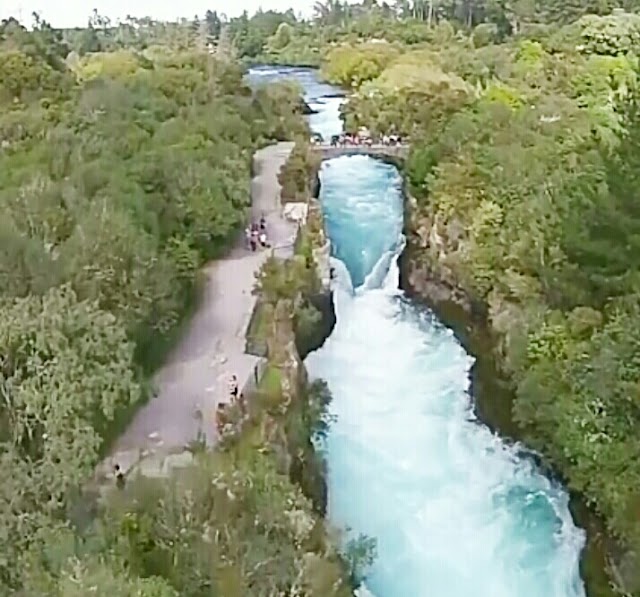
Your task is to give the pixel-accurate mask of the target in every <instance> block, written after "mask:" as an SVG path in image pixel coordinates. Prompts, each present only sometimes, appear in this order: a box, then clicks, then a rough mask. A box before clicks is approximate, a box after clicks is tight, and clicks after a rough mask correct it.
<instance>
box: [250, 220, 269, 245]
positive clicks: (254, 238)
mask: <svg viewBox="0 0 640 597" xmlns="http://www.w3.org/2000/svg"><path fill="white" fill-rule="evenodd" d="M245 236H246V239H247V248H249V249H251V250H252V251H255V250H256V249H257V248H258V245H260V246H261V247H262V248H263V249H267V248H269V247H270V246H271V244H270V243H269V241H268V239H267V221H266V219H265V217H264V216H262V217H261V218H260V222H259V223H257V222H253V223H252V224H251V226H247V228H246V230H245Z"/></svg>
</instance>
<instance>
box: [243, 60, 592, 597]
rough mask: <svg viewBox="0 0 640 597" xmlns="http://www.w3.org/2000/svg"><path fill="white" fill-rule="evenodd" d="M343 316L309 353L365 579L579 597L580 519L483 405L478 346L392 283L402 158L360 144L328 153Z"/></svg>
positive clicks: (330, 105)
mask: <svg viewBox="0 0 640 597" xmlns="http://www.w3.org/2000/svg"><path fill="white" fill-rule="evenodd" d="M250 77H251V78H252V79H254V80H273V79H281V78H285V77H289V78H294V79H296V80H298V81H299V82H300V83H301V84H302V86H303V88H304V90H305V93H306V96H307V101H308V103H309V104H310V105H311V106H312V107H313V108H314V109H316V110H317V111H318V113H317V114H315V115H312V116H311V118H310V123H311V126H312V128H314V130H317V131H319V132H321V133H322V134H323V135H324V136H325V138H326V137H327V136H328V135H330V134H333V133H336V132H339V131H340V126H341V125H340V120H339V118H338V114H339V113H338V108H339V105H340V101H341V100H340V99H339V98H335V97H326V96H330V95H335V93H336V90H335V89H334V88H330V87H328V86H326V85H321V84H319V83H318V81H317V79H316V78H315V75H314V73H313V71H309V70H304V69H280V68H278V69H267V68H261V69H255V70H252V71H251V73H250ZM321 183H322V186H321V195H320V199H321V202H322V207H323V211H324V216H325V224H326V228H327V232H328V234H329V237H330V239H331V243H332V251H333V258H334V267H335V271H336V274H337V275H336V280H335V281H334V293H335V294H334V296H335V299H334V300H335V308H336V315H337V324H336V327H335V329H334V331H333V333H332V335H331V336H330V337H329V339H328V340H327V341H326V343H325V344H324V346H323V347H322V348H321V349H319V350H318V351H316V352H314V353H312V354H310V355H309V356H308V357H307V360H306V364H307V367H308V369H309V372H310V374H311V375H312V376H314V377H321V378H324V379H325V380H326V381H327V382H328V384H329V387H330V389H331V392H332V394H333V402H332V407H331V408H332V413H333V414H334V415H335V422H334V423H333V424H332V427H331V431H330V434H329V437H328V439H327V442H326V446H325V447H324V448H325V451H326V458H327V465H328V482H329V517H330V520H331V522H332V523H333V524H334V525H335V526H337V527H340V528H345V529H348V532H349V533H353V534H355V535H357V534H360V533H363V534H366V535H367V536H369V537H372V538H374V539H375V540H376V543H377V557H376V559H375V561H374V563H373V565H372V567H371V569H370V570H369V571H368V573H367V576H366V579H365V585H366V588H363V592H365V591H366V592H370V593H371V594H373V595H375V597H583V596H584V595H585V589H584V586H583V582H582V580H581V578H580V572H579V561H580V553H581V550H582V548H583V546H584V532H583V531H582V530H581V529H578V528H577V527H576V526H575V525H574V523H573V521H572V519H571V516H570V513H569V509H568V495H567V493H566V492H565V491H564V489H563V488H562V487H561V486H559V485H558V484H556V483H554V482H552V481H550V480H549V479H547V478H546V477H545V476H543V475H542V474H541V473H540V472H539V471H538V470H537V469H536V466H535V465H534V463H533V462H532V461H531V460H530V459H528V458H526V457H524V456H522V451H520V450H518V447H517V446H511V445H508V444H506V443H504V442H503V441H502V440H501V439H500V438H499V437H497V436H496V435H494V434H492V433H491V432H490V431H489V429H488V428H487V427H485V426H484V425H483V424H481V423H480V422H479V421H478V420H477V419H476V418H475V415H474V412H473V407H472V401H471V398H470V396H469V394H468V386H469V380H468V372H469V369H470V367H471V365H472V363H473V359H472V358H471V357H470V356H469V355H467V354H466V353H465V351H464V350H463V348H462V347H461V346H460V344H459V343H458V342H457V341H456V339H455V337H454V336H453V334H452V333H451V331H450V330H448V329H447V328H445V327H444V326H443V325H442V324H441V323H439V322H438V320H437V319H436V317H435V316H434V315H433V313H431V312H430V311H429V310H427V309H425V308H422V307H420V306H419V305H417V304H415V303H414V302H412V301H410V300H408V299H407V298H406V297H405V296H404V295H403V292H402V291H401V290H399V288H398V286H399V285H398V279H399V274H398V265H397V263H396V262H397V257H398V255H399V254H400V252H401V251H402V248H403V245H404V239H403V236H402V227H403V199H402V192H401V180H400V176H399V174H398V172H397V170H396V169H395V168H394V167H393V166H390V165H387V164H384V163H381V162H378V161H376V160H374V159H371V158H368V157H363V156H355V157H342V158H337V159H334V160H331V161H328V162H325V163H324V164H323V167H322V170H321Z"/></svg>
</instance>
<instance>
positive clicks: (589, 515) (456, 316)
mask: <svg viewBox="0 0 640 597" xmlns="http://www.w3.org/2000/svg"><path fill="white" fill-rule="evenodd" d="M405 196H406V199H405V236H406V238H407V244H406V247H405V250H404V251H403V253H402V255H401V257H400V264H399V265H400V287H401V289H402V290H403V291H404V292H405V293H406V295H407V296H408V297H410V298H412V299H413V300H417V301H418V302H421V303H423V304H425V305H426V306H427V307H429V308H430V309H431V310H432V311H433V312H434V313H435V315H436V316H437V317H438V319H439V320H440V321H441V322H442V323H444V324H445V325H446V326H447V327H448V328H450V329H451V330H452V331H453V333H454V334H455V336H456V338H457V339H458V341H459V342H460V344H461V345H462V346H463V347H464V349H465V350H466V352H467V353H468V354H470V355H472V356H473V357H474V359H475V362H474V364H473V366H472V368H471V370H470V372H469V378H470V388H469V393H470V395H471V398H472V400H473V407H474V411H475V413H476V415H477V417H478V419H479V421H481V422H482V423H484V424H485V425H487V426H488V427H489V428H490V429H491V430H492V431H493V432H495V433H497V434H498V435H499V436H500V437H501V438H503V439H504V440H506V441H508V442H520V441H523V440H526V438H525V436H524V433H523V431H522V429H520V428H519V427H518V425H517V424H516V423H515V421H514V420H513V416H512V406H513V401H514V397H515V394H514V389H513V386H512V383H511V381H510V380H509V379H508V377H507V376H506V375H505V373H504V368H503V367H502V365H501V364H500V362H499V359H498V358H497V357H496V355H497V354H498V339H497V337H496V335H495V332H494V331H493V330H492V329H491V328H490V327H489V324H488V309H487V306H486V305H484V304H482V303H480V302H477V301H474V299H473V298H472V297H470V296H469V295H468V294H467V293H466V292H465V291H464V290H463V289H462V288H461V287H460V286H459V285H457V284H456V283H455V281H454V279H453V278H452V277H451V273H452V272H448V273H447V275H443V274H442V272H441V271H438V270H437V268H436V267H433V268H429V267H427V266H426V265H425V261H424V260H423V259H420V243H419V241H418V240H417V234H416V230H415V228H414V227H413V226H412V223H414V215H415V214H414V209H415V208H412V202H411V199H410V197H409V196H408V194H407V189H405ZM523 456H525V457H529V458H532V459H533V460H534V461H535V462H536V464H537V465H538V466H539V467H540V468H541V470H543V471H544V474H545V476H547V477H548V478H551V479H554V480H556V481H557V482H560V483H563V484H564V485H566V479H565V478H564V477H563V475H562V474H561V473H560V472H559V471H558V470H556V469H555V468H554V467H553V466H552V465H551V464H550V463H549V461H548V460H547V459H546V458H544V457H541V456H540V455H539V454H536V453H533V452H528V451H526V449H523ZM570 510H571V513H572V516H573V518H574V520H575V522H576V524H577V525H578V526H580V527H581V528H583V529H584V530H585V531H586V545H585V548H584V550H583V553H582V556H581V576H582V578H583V580H584V582H585V587H586V590H587V595H588V596H589V597H613V596H614V595H616V594H617V593H616V591H614V590H613V589H612V588H611V582H612V580H613V579H614V574H613V573H612V571H611V569H610V567H609V558H610V557H612V556H613V554H614V553H615V552H617V551H618V548H617V547H616V546H615V544H614V541H613V540H612V539H611V537H610V535H609V533H608V531H607V529H606V526H605V524H604V522H603V521H602V519H601V517H600V516H598V515H597V514H596V513H594V512H593V511H592V510H590V509H589V507H588V506H587V505H586V502H585V499H584V498H583V496H581V495H579V494H577V493H576V492H572V491H570ZM618 581H619V579H618Z"/></svg>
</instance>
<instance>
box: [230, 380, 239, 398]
mask: <svg viewBox="0 0 640 597" xmlns="http://www.w3.org/2000/svg"><path fill="white" fill-rule="evenodd" d="M229 393H230V394H231V403H232V404H233V403H235V402H236V401H237V400H238V378H237V377H236V376H235V375H232V376H231V380H230V381H229Z"/></svg>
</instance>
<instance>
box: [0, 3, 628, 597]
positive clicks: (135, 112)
mask: <svg viewBox="0 0 640 597" xmlns="http://www.w3.org/2000/svg"><path fill="white" fill-rule="evenodd" d="M639 8H640V5H639V4H638V3H637V2H635V1H634V0H625V1H623V2H602V1H599V2H591V1H589V0H576V1H574V2H570V3H566V2H564V3H560V2H558V1H557V0H530V1H527V0H523V1H520V2H514V3H511V2H506V1H502V0H479V1H471V0H462V1H455V0H445V1H440V2H435V1H431V2H425V1H418V0H415V1H413V2H410V1H408V0H400V1H398V2H389V3H386V2H376V1H375V0H365V1H364V2H362V3H361V4H359V5H354V4H346V3H342V2H340V1H339V0H329V2H327V3H320V4H318V5H317V6H316V11H315V17H314V18H313V19H310V20H301V19H300V18H299V17H298V16H296V14H295V13H294V11H288V12H286V13H277V12H273V11H266V12H262V11H261V12H259V13H257V14H256V15H253V16H249V15H247V14H245V15H242V16H241V17H239V18H236V19H231V20H227V19H225V18H224V17H223V16H222V15H221V14H218V13H216V12H215V11H209V12H207V14H206V15H203V16H202V17H201V18H194V19H185V20H183V21H182V22H178V23H158V22H156V21H153V20H152V19H149V18H141V19H133V18H132V19H128V20H126V21H123V22H119V23H112V22H110V21H109V19H107V18H105V17H103V16H100V15H98V14H97V13H94V14H93V15H92V16H91V17H90V20H89V23H88V26H87V27H85V28H82V29H77V30H64V31H61V30H56V29H53V28H51V27H50V26H49V25H48V24H47V23H46V22H44V21H42V20H41V19H39V18H37V19H36V22H35V27H34V28H33V30H29V31H27V30H26V29H24V28H23V27H22V26H21V25H20V24H19V23H17V22H16V21H14V20H8V21H4V22H3V23H2V25H1V27H0V201H1V202H2V209H3V218H2V223H1V224H0V234H1V237H0V275H1V276H2V282H3V284H2V285H1V286H0V310H1V313H0V329H1V330H2V336H1V337H2V341H1V342H0V360H1V362H2V369H1V373H0V375H1V377H0V388H1V389H2V397H3V399H4V400H3V404H2V406H0V414H1V417H0V423H1V427H0V433H1V435H0V458H1V459H2V464H3V468H4V470H6V471H10V473H11V474H8V475H6V477H7V478H6V480H5V482H4V483H3V486H2V489H1V490H0V529H1V530H0V548H1V549H0V553H1V554H2V557H0V588H1V589H0V592H1V590H6V591H8V592H10V593H16V592H17V593H18V594H21V595H42V594H46V595H60V596H62V595H65V596H67V595H78V596H80V595H85V594H87V591H88V587H98V591H99V593H98V594H105V595H106V594H108V593H110V594H118V595H140V596H148V597H151V596H154V597H155V596H161V595H162V596H165V595H166V596H169V595H178V594H179V595H193V596H200V595H203V596H204V595H225V596H227V595H228V596H230V597H231V596H234V595H260V596H262V595H265V596H267V595H274V594H286V595H294V594H301V595H310V596H314V595H318V596H320V595H323V596H324V595H331V594H334V595H342V594H344V593H341V592H340V590H342V589H335V587H342V588H344V587H343V585H341V584H340V582H339V579H341V578H342V576H343V566H344V564H343V563H342V562H341V561H340V559H339V558H338V556H337V554H336V551H335V549H334V548H333V547H332V545H331V542H330V541H328V540H327V533H326V530H325V529H324V525H323V523H322V521H321V520H320V519H318V518H317V517H315V515H314V513H313V511H312V510H313V509H312V507H311V505H310V503H309V500H308V499H307V498H305V497H304V496H303V495H302V494H301V492H300V490H299V489H298V488H297V487H296V486H295V485H293V484H292V483H291V482H290V481H289V479H288V477H287V476H286V475H282V474H280V472H279V471H278V470H277V466H276V464H275V463H274V461H273V459H271V458H270V457H269V456H268V455H265V454H263V453H262V452H260V451H255V450H249V451H248V452H249V455H247V450H246V449H243V447H242V445H240V446H239V447H236V448H234V449H233V450H231V451H229V452H224V451H223V452H220V453H216V454H209V455H205V456H203V457H202V462H201V465H200V466H198V467H196V468H194V469H193V470H191V471H190V475H189V478H188V479H187V480H186V481H185V482H184V483H181V484H180V486H177V487H174V486H172V485H158V484H153V483H150V484H141V485H137V486H136V487H135V488H132V490H131V491H132V492H133V494H132V495H130V494H127V495H126V496H122V495H116V496H115V497H114V498H112V500H111V501H109V502H108V503H107V504H106V505H104V504H102V505H101V506H100V507H96V506H95V505H94V504H91V505H90V507H89V506H88V505H87V503H86V501H87V500H86V499H85V497H86V496H84V495H83V492H81V491H80V489H81V487H82V486H83V484H84V483H85V482H86V480H87V479H88V478H89V477H90V476H91V472H92V470H93V468H94V467H95V464H96V462H98V460H99V459H100V456H101V454H103V453H104V451H105V449H106V447H107V446H108V444H109V441H110V440H111V439H112V438H113V435H114V433H117V429H118V426H119V425H120V423H121V421H122V420H123V418H124V419H126V416H127V413H128V412H130V410H131V409H132V408H135V406H136V405H139V404H140V403H142V402H143V401H144V400H145V399H147V397H148V393H149V389H148V384H147V379H148V377H147V376H148V372H149V371H151V370H153V368H154V367H156V366H157V365H158V363H159V362H160V359H161V358H162V356H163V352H164V350H165V349H166V348H167V347H168V346H170V344H171V342H172V340H173V338H174V336H175V331H176V330H177V329H178V326H179V323H180V321H181V320H182V319H183V318H184V316H185V314H187V313H188V310H189V307H190V304H191V302H192V300H193V296H194V293H195V290H197V285H198V275H197V272H198V269H199V267H200V266H201V265H202V264H203V263H204V262H205V261H206V260H208V259H211V258H215V257H217V256H220V255H222V254H224V252H225V250H226V249H227V248H228V247H229V246H230V244H231V243H232V242H233V241H234V239H235V236H236V233H237V231H238V230H239V228H240V227H241V226H242V225H243V223H244V221H245V217H246V210H247V207H248V205H249V181H250V164H251V155H252V153H253V151H254V150H255V148H257V147H259V146H260V145H262V144H265V143H268V142H270V141H271V140H275V139H291V138H294V137H296V136H297V135H300V134H306V129H305V125H304V123H303V122H302V120H301V119H300V117H299V114H298V111H299V104H298V97H297V95H296V90H295V89H292V88H288V87H283V86H276V87H271V88H265V89H261V90H259V91H257V92H255V93H252V92H251V91H250V90H249V89H247V88H245V86H244V85H243V82H242V74H243V70H242V68H241V66H240V65H241V63H242V62H243V61H244V62H261V61H262V62H271V63H274V62H275V63H286V64H308V65H317V66H321V67H322V73H323V75H324V77H325V78H326V79H327V80H329V81H331V82H333V83H336V84H340V85H343V86H345V87H347V88H349V89H350V92H351V95H350V98H349V101H348V103H347V104H346V106H345V108H344V119H345V125H346V127H347V129H348V130H356V129H357V128H358V127H359V126H361V125H365V126H367V127H368V128H369V129H370V130H371V131H372V132H373V133H374V134H381V133H389V132H396V133H400V134H403V135H405V136H406V137H408V138H409V139H410V140H411V144H412V148H411V154H410V157H409V159H408V161H407V164H406V168H405V175H406V177H407V180H408V183H409V191H410V193H411V195H412V197H413V205H414V206H413V209H412V212H413V213H412V214H411V226H412V232H413V234H412V238H411V239H410V245H411V246H413V247H417V248H418V249H419V250H418V251H414V252H413V255H414V258H415V259H416V263H415V264H414V267H415V268H416V270H417V271H423V272H425V275H428V276H429V277H431V278H435V279H440V280H442V281H443V283H445V284H446V285H449V286H455V287H456V288H460V289H462V290H463V291H464V294H465V296H467V297H468V298H469V300H470V301H471V300H473V301H474V302H476V303H479V304H481V305H483V306H484V307H485V308H486V311H487V318H488V321H489V324H490V326H491V329H492V330H493V331H494V332H495V334H496V337H497V338H498V344H497V347H498V348H497V353H498V354H497V355H496V356H497V359H498V361H499V363H500V364H501V367H502V368H503V370H504V372H505V374H507V375H508V377H509V379H510V380H511V381H512V383H513V386H514V390H515V394H516V398H515V401H514V404H513V414H514V418H515V419H516V421H517V422H518V424H519V425H520V427H521V429H522V431H523V435H524V437H525V439H526V441H527V443H528V445H530V446H531V447H533V448H535V449H537V450H539V451H540V452H541V453H543V454H544V455H545V456H546V457H547V458H549V459H550V461H551V462H552V463H553V464H554V465H555V467H556V468H557V469H558V470H559V471H560V472H561V473H562V474H563V476H564V477H565V478H566V479H567V482H568V484H569V486H570V488H572V489H574V490H576V491H579V492H581V493H582V494H583V495H584V496H585V497H586V498H587V500H588V501H589V502H590V503H591V505H592V506H593V507H594V509H596V510H597V511H598V512H599V513H600V514H601V515H602V516H603V517H604V519H605V520H606V522H607V525H608V527H609V529H610V531H611V532H612V534H613V535H615V536H616V537H617V538H618V539H619V540H620V542H621V543H622V544H623V545H625V546H627V547H629V548H630V549H629V550H628V553H630V554H633V553H635V554H636V555H635V556H630V557H629V558H628V559H627V560H626V562H624V570H623V573H624V574H625V576H626V578H627V579H628V580H629V581H633V580H634V579H633V578H632V577H633V575H634V573H635V574H638V571H639V570H640V559H638V558H640V556H639V555H637V554H640V395H639V388H640V332H639V331H638V329H640V326H638V324H639V323H640V301H639V298H638V297H639V296H640V294H639V293H640V288H638V287H637V286H636V285H637V284H638V280H640V278H639V274H638V271H639V270H638V264H637V261H638V259H639V257H638V255H640V252H639V253H638V254H636V250H639V249H640V240H639V238H640V236H639V235H640V211H639V210H638V207H637V206H636V205H635V204H636V195H637V190H636V186H637V183H636V178H637V177H638V176H639V175H638V166H640V145H639V142H638V138H640V137H639V135H640V111H639V109H638V107H639V104H638V100H640V96H639V95H638V94H639V90H638V82H639V72H638V68H639V64H638V59H637V55H638V52H639V50H640V16H639V15H636V14H634V11H637V10H638V9H639ZM305 184H306V182H305ZM298 187H300V188H302V187H304V184H302V185H297V187H296V188H298ZM292 193H293V194H295V193H297V190H293V187H292ZM212 476H216V478H218V479H219V480H220V483H219V485H217V486H212V485H211V483H210V479H211V477H212ZM229 492H231V493H232V494H233V495H235V496H237V497H236V498H234V499H230V498H227V497H224V496H228V495H229ZM87 510H90V511H89V512H88V511H87ZM296 516H297V517H298V518H296ZM293 518H296V520H298V522H300V520H303V521H305V522H306V523H309V524H310V528H313V529H314V530H313V532H309V533H307V534H306V535H305V537H306V539H305V540H304V541H300V537H299V535H298V532H299V526H300V524H302V523H300V524H297V523H296V524H293V523H292V519H293ZM256 521H258V522H256ZM303 526H304V525H303ZM212 536H215V540H212V539H211V537H212ZM221 537H222V538H221ZM356 551H357V550H356ZM348 559H349V558H347V560H348ZM365 559H366V558H365ZM635 580H636V582H638V587H639V590H640V579H635ZM332 590H335V592H334V593H331V591H332ZM279 591H280V592H279ZM294 591H299V592H298V593H295V592H294Z"/></svg>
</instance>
